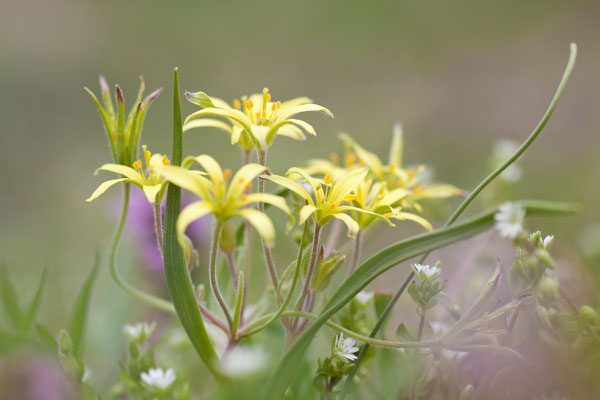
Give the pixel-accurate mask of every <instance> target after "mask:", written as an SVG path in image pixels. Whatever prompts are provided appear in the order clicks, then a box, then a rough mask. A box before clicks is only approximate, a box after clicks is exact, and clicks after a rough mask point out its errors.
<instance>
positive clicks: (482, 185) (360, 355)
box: [342, 43, 577, 398]
mask: <svg viewBox="0 0 600 400" xmlns="http://www.w3.org/2000/svg"><path fill="white" fill-rule="evenodd" d="M576 58H577V45H576V44H575V43H571V46H570V54H569V61H568V62H567V66H566V67H565V71H564V72H563V76H562V78H561V80H560V82H559V84H558V88H557V89H556V92H555V93H554V97H553V98H552V101H551V102H550V105H549V106H548V109H547V110H546V112H545V113H544V116H543V117H542V119H541V120H540V122H539V123H538V125H537V126H536V127H535V129H534V130H533V132H531V134H530V135H529V137H527V139H526V140H525V141H524V142H523V143H522V144H521V146H520V147H519V148H518V149H517V150H515V152H514V153H513V154H512V155H511V156H510V157H509V158H508V159H507V160H506V161H504V163H502V165H500V166H499V167H498V168H496V169H495V170H494V171H493V172H492V173H491V174H490V175H488V176H487V177H486V178H485V179H484V180H483V181H482V182H481V183H480V184H479V185H477V187H476V188H475V189H474V190H473V191H472V192H471V194H470V195H469V196H468V197H467V198H466V199H465V200H464V201H463V202H462V203H461V205H460V206H459V207H458V209H456V211H454V213H453V214H452V215H451V216H450V218H449V219H448V221H447V222H446V224H445V225H444V226H445V227H446V226H450V225H452V224H453V223H454V222H455V221H456V220H457V219H458V217H459V216H460V215H461V214H462V212H463V211H464V210H465V209H466V208H467V207H468V206H469V204H470V203H471V202H472V201H473V200H474V199H475V197H477V195H479V193H481V191H483V189H485V187H486V186H487V185H489V184H490V183H491V182H492V181H493V180H494V179H496V177H498V175H500V174H501V173H502V172H503V171H504V170H505V169H506V168H508V167H509V166H510V165H511V164H512V163H513V162H515V161H516V160H517V159H518V158H519V157H520V156H521V155H522V154H523V153H524V152H525V150H527V148H528V147H529V146H530V145H531V143H533V141H534V140H535V139H536V138H537V137H538V135H539V134H540V132H542V129H544V127H545V126H546V123H548V120H549V119H550V117H551V116H552V113H553V112H554V109H555V108H556V105H557V104H558V100H560V97H561V96H562V93H563V91H564V89H565V86H566V85H567V81H568V80H569V77H570V76H571V72H572V71H573V67H574V66H575V60H576ZM427 255H428V254H424V255H423V256H422V257H421V259H420V260H419V263H422V262H424V261H425V258H427ZM413 275H414V274H413V272H412V271H411V273H410V274H409V275H408V276H407V277H406V279H405V280H404V282H403V283H402V285H400V287H399V288H398V290H397V291H396V293H395V294H394V297H392V300H391V301H390V302H389V303H388V305H387V307H386V308H385V310H384V311H383V314H382V315H381V316H380V317H379V319H378V320H377V322H376V323H375V327H374V328H373V330H372V331H371V333H370V334H369V336H370V337H375V335H377V332H378V331H379V330H380V329H381V327H382V326H383V322H384V321H385V318H386V317H387V315H388V314H389V313H390V312H391V310H392V308H393V307H394V305H395V304H396V302H397V301H398V299H399V298H400V296H401V295H402V293H403V292H404V290H405V289H406V287H407V286H408V284H409V283H410V280H411V279H412V277H413ZM368 349H369V345H368V344H365V345H363V346H362V347H361V349H360V352H359V353H358V358H357V359H356V361H355V363H354V368H353V369H352V370H351V371H350V373H349V374H348V377H347V378H346V381H345V383H344V389H343V392H342V398H343V397H344V395H345V394H346V393H347V392H348V390H349V388H350V386H351V384H352V379H353V377H354V375H355V374H356V372H357V371H358V367H359V366H360V364H361V362H362V360H363V358H364V356H365V354H366V352H367V350H368Z"/></svg>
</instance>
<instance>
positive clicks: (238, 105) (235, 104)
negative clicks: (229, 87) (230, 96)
mask: <svg viewBox="0 0 600 400" xmlns="http://www.w3.org/2000/svg"><path fill="white" fill-rule="evenodd" d="M233 107H234V108H235V109H236V110H239V109H240V107H242V104H241V103H240V101H239V100H238V99H235V100H234V101H233Z"/></svg>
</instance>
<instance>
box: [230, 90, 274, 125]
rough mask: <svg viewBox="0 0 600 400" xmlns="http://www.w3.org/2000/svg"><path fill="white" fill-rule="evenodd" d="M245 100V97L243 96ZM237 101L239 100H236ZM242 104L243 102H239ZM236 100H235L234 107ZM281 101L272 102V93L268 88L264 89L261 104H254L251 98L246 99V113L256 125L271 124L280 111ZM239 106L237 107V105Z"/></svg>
mask: <svg viewBox="0 0 600 400" xmlns="http://www.w3.org/2000/svg"><path fill="white" fill-rule="evenodd" d="M242 99H243V100H244V99H245V98H242ZM236 101H237V100H236ZM238 103H239V102H238ZM239 105H240V106H241V104H239ZM235 106H236V102H235V101H234V107H235ZM255 106H256V108H255ZM280 107H281V102H279V101H277V102H273V103H271V94H270V93H269V89H268V88H264V89H263V95H262V102H261V104H260V105H258V104H254V102H253V101H252V100H250V99H248V100H245V101H244V110H243V111H244V114H245V115H246V116H247V117H248V118H250V121H252V123H253V124H255V125H263V126H270V125H271V124H272V123H273V121H275V118H276V117H277V113H278V112H279V108H280ZM236 108H237V107H236Z"/></svg>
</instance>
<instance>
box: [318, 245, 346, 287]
mask: <svg viewBox="0 0 600 400" xmlns="http://www.w3.org/2000/svg"><path fill="white" fill-rule="evenodd" d="M323 252H324V249H323V246H321V249H320V250H319V257H318V258H317V264H316V266H315V271H314V274H313V277H312V280H311V282H310V287H311V289H312V290H314V291H315V292H321V291H323V290H325V288H327V286H328V285H329V282H331V277H332V276H333V274H334V273H335V272H336V271H337V270H338V269H339V268H340V267H341V266H342V265H343V264H344V261H345V260H346V256H345V255H343V254H342V253H340V252H339V251H334V252H333V253H331V254H330V255H328V256H327V257H323Z"/></svg>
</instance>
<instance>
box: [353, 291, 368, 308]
mask: <svg viewBox="0 0 600 400" xmlns="http://www.w3.org/2000/svg"><path fill="white" fill-rule="evenodd" d="M354 298H355V299H356V301H358V302H359V303H360V305H361V306H366V305H367V303H368V302H369V300H371V299H372V298H373V292H365V291H362V292H359V293H358V294H357V295H356V296H355V297H354Z"/></svg>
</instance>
